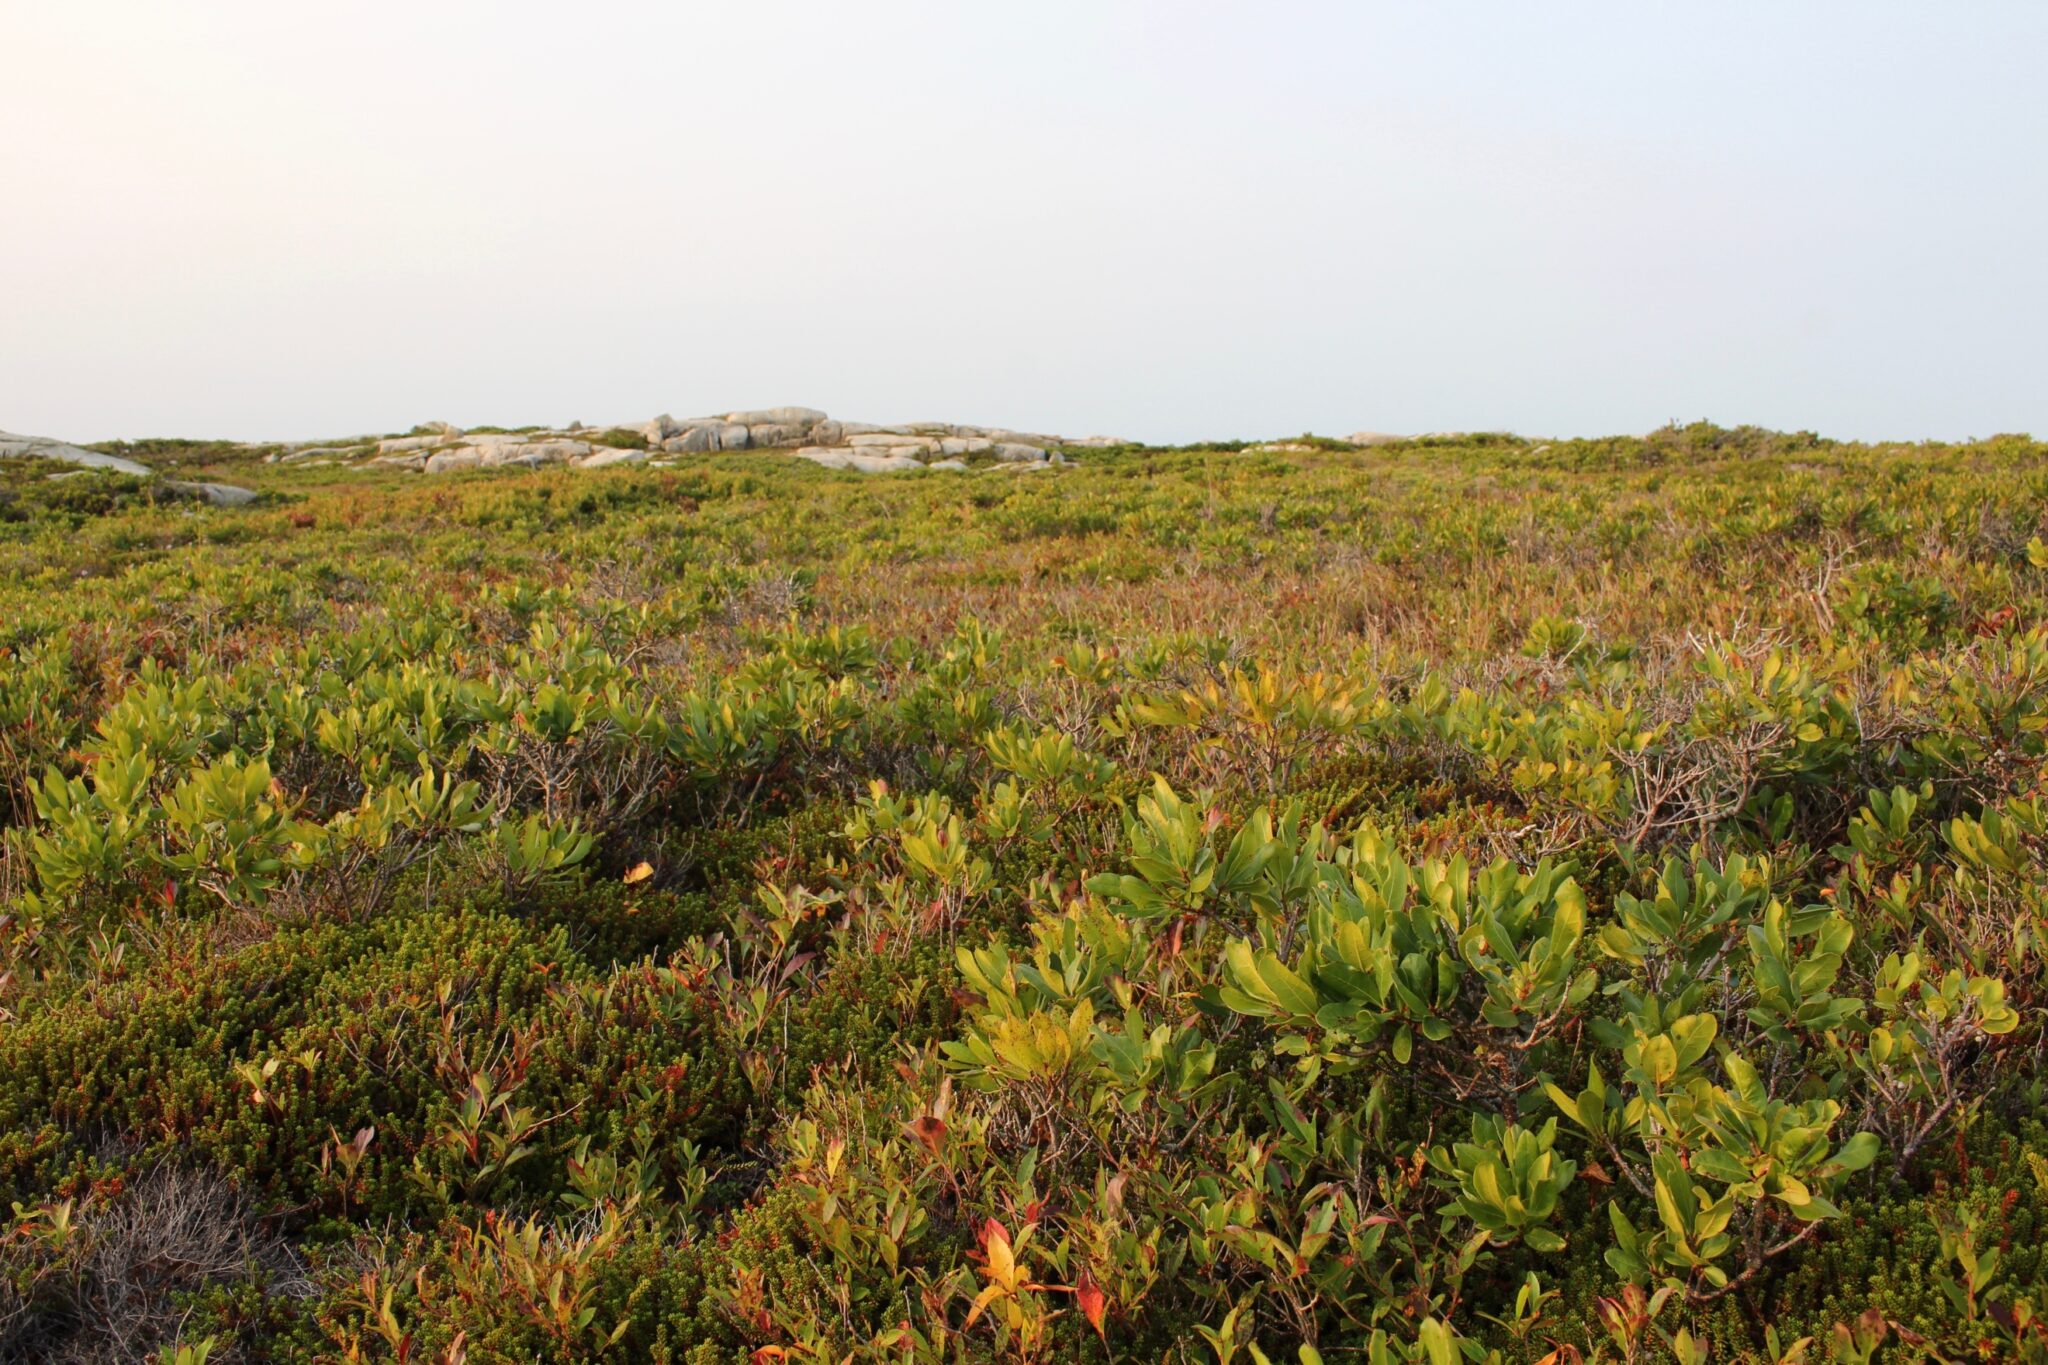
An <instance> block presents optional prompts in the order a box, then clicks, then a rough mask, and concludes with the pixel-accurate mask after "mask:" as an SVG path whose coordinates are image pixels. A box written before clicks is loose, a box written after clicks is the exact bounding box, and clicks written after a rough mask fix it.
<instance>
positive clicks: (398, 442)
mask: <svg viewBox="0 0 2048 1365" xmlns="http://www.w3.org/2000/svg"><path fill="white" fill-rule="evenodd" d="M453 440H454V438H453V437H451V436H449V435H448V434H447V433H446V432H439V433H436V434H435V435H432V436H392V437H389V438H387V439H385V440H382V441H379V442H377V453H378V454H379V455H404V454H409V453H410V452H412V451H415V450H431V449H433V448H434V447H435V446H445V445H448V444H450V443H451V442H452V441H453Z"/></svg>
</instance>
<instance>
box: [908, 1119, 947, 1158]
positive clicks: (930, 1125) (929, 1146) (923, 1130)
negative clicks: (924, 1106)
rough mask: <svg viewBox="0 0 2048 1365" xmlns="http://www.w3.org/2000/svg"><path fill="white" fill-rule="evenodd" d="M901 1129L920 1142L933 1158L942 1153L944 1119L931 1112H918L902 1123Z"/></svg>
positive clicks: (944, 1131) (940, 1155)
mask: <svg viewBox="0 0 2048 1365" xmlns="http://www.w3.org/2000/svg"><path fill="white" fill-rule="evenodd" d="M903 1131H904V1132H906V1133H908V1134H910V1135H911V1136H912V1137H914V1138H916V1139H917V1140H918V1141H919V1142H922V1143H923V1144H924V1146H925V1150H926V1151H928V1152H930V1153H931V1154H932V1157H933V1159H934V1160H937V1159H939V1158H940V1157H942V1156H943V1154H944V1148H945V1145H946V1121H945V1120H944V1119H942V1118H938V1117H935V1116H934V1115H931V1114H920V1115H918V1116H917V1117H916V1118H914V1119H912V1120H911V1121H910V1122H909V1123H906V1124H904V1125H903Z"/></svg>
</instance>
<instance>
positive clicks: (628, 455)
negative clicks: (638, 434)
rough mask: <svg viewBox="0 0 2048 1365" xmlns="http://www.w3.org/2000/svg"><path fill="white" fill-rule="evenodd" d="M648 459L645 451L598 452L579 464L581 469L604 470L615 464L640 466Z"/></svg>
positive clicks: (592, 453) (609, 450) (594, 452)
mask: <svg viewBox="0 0 2048 1365" xmlns="http://www.w3.org/2000/svg"><path fill="white" fill-rule="evenodd" d="M646 458H647V452H646V451H644V450H612V449H605V450H598V451H593V452H591V453H590V454H588V455H586V456H584V457H583V459H582V460H581V461H579V462H578V464H577V468H579V469H604V468H607V467H608V466H611V465H615V464H639V463H640V462H642V461H643V460H645V459H646Z"/></svg>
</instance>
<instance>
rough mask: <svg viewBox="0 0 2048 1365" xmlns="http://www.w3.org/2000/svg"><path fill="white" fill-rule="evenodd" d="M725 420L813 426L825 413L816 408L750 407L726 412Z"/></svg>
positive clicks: (745, 424)
mask: <svg viewBox="0 0 2048 1365" xmlns="http://www.w3.org/2000/svg"><path fill="white" fill-rule="evenodd" d="M725 420H726V421H728V422H733V423H737V424H738V425H740V426H743V427H752V426H791V427H814V426H816V425H817V424H818V423H820V422H822V421H824V420H825V414H824V413H822V412H820V411H818V410H817V409H816V408H751V409H749V410H747V411H745V412H728V413H727V414H726V415H725Z"/></svg>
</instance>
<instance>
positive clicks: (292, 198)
mask: <svg viewBox="0 0 2048 1365" xmlns="http://www.w3.org/2000/svg"><path fill="white" fill-rule="evenodd" d="M2044 56H2048V4H2043V3H2041V2H2040V0H2015V2H2013V3H1998V2H1997V0H1967V3H1958V0H1929V2H1928V3H1915V4H1905V3H1882V2H1881V0H1854V2H1853V3H1852V2H1849V0H1841V2H1830V3H1821V2H1820V0H1813V2H1811V3H1800V0H1770V2H1769V3H1716V4H1694V5H1681V4H1675V3H1673V4H1644V3H1641V2H1640V0H1636V2H1635V3H1597V4H1596V3H1573V2H1572V0H1555V2H1553V3H1543V4H1530V3H1526V0H1518V2H1517V3H1479V2H1478V0H1472V2H1470V3H1465V2H1462V0H1430V2H1429V3H1424V2H1423V0H1414V3H1406V4H1375V3H1363V2H1362V0H1352V2H1351V3H1339V2H1337V0H1325V2H1324V3H1287V2H1286V0H1257V2H1256V3H1253V2H1247V3H1241V4H1205V3H1199V2H1198V0H1173V2H1171V3H1168V2H1164V0H1162V3H1152V4H1140V3H1116V0H1085V2H1083V3H1060V2H1058V0H1033V3H1030V4H1007V3H989V2H988V0H983V2H982V3H967V4H962V3H958V0H954V3H945V4H939V3H932V4H910V3H893V2H890V0H863V2H862V3H858V4H854V3H845V2H844V0H840V2H839V3H813V4H796V3H776V2H775V0H723V2H722V3H716V4H712V3H688V2H687V0H634V2H631V3H629V2H628V0H610V2H606V0H594V2H593V0H585V2H584V3H575V4H564V3H561V2H560V0H555V2H554V3H548V4H540V3H526V2H525V0H489V3H484V2H483V0H477V2H476V3H447V2H444V0H348V3H343V4H334V5H307V4H298V3H278V0H187V2H186V3H179V4H165V3H162V0H130V2H127V3H115V2H114V0H0V429H7V430H13V431H28V432H34V433H38V434H46V435H55V436H62V437H68V438H71V439H76V440H97V439H105V438H110V437H119V436H142V435H186V436H202V435H205V436H228V437H241V438H270V437H299V436H304V437H310V436H320V435H340V434H346V433H353V432H358V431H367V430H388V429H400V428H404V427H408V426H410V425H412V424H413V423H414V422H417V421H423V420H427V419H446V420H450V421H455V422H460V423H468V424H477V423H485V422H497V423H504V424H514V423H526V422H543V423H558V422H565V421H569V420H572V419H578V418H580V419H583V420H586V421H600V420H628V419H631V420H641V419H645V418H646V417H649V416H651V415H653V414H655V413H657V412H662V411H668V412H673V413H675V414H677V415H690V414H697V413H702V412H709V411H723V410H726V409H729V408H737V407H751V406H760V405H767V404H778V403H802V404H809V405H812V406H817V407H822V408H825V409H828V410H829V411H831V412H832V413H834V414H835V415H839V416H844V417H848V418H854V419H858V420H866V421H886V420H910V419H925V418H932V419H939V420H950V421H966V422H989V423H1006V424H1011V425H1016V426H1021V427H1030V428H1035V429H1039V430H1052V431H1059V432H1063V433H1066V434H1073V435H1078V434H1086V433H1090V432H1110V433H1114V434H1119V435H1128V436H1133V437H1139V438H1145V439H1151V440H1160V441H1165V440H1189V439H1197V438H1203V437H1218V438H1221V437H1232V436H1247V437H1248V436H1267V435H1276V434H1286V433H1292V432H1299V431H1303V430H1314V431H1318V432H1325V433H1343V432H1348V431H1352V430H1354V429H1357V428H1361V427H1365V428H1374V429H1379V430H1386V431H1396V432H1410V431H1421V430H1433V429H1446V428H1455V429H1509V430H1515V431H1521V432H1525V433H1532V434H1597V433H1609V432H1622V431H1642V430H1647V429H1649V428H1651V427H1654V426H1656V425H1658V424H1660V423H1662V422H1663V421H1665V420H1667V419H1672V418H1678V419H1687V420H1689V419H1693V418H1698V417H1710V418H1712V419H1714V420H1717V421H1721V422H1725V423H1730V424H1733V423H1736V422H1745V421H1747V422H1757V423H1761V424H1764V425H1769V426H1777V427H1786V428H1813V429H1816V430H1819V431H1821V432H1823V433H1824V434H1828V435H1836V436H1850V437H1853V436H1861V437H1898V438H1921V437H1962V436H1968V435H1989V434H1992V433H1994V432H2000V431H2015V430H2031V431H2033V432H2035V433H2037V434H2048V250H2044V248H2043V242H2044V241H2048V94H2044V93H2043V88H2042V85H2041V63H2042V61H2043V58H2044Z"/></svg>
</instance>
